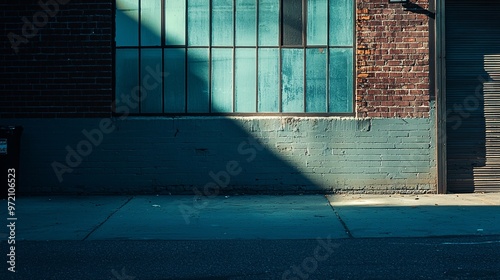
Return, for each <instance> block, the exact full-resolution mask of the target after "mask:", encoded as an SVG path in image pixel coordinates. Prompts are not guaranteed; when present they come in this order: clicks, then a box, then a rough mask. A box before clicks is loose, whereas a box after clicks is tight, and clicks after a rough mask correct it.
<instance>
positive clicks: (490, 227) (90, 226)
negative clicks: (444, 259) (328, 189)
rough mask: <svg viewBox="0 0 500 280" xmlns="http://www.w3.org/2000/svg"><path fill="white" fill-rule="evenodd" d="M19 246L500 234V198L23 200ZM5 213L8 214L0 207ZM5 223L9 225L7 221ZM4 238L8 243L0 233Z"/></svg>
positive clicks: (18, 201)
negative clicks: (32, 242) (65, 242)
mask: <svg viewBox="0 0 500 280" xmlns="http://www.w3.org/2000/svg"><path fill="white" fill-rule="evenodd" d="M15 203H16V205H15V216H14V217H16V218H17V220H16V221H15V224H16V228H15V233H16V239H17V240H148V239H154V240H217V239H219V240H220V239H315V238H317V237H320V236H329V235H330V236H331V237H332V238H352V237H354V238H363V237H428V236H448V235H500V193H493V194H464V195H452V194H448V195H419V196H416V195H328V196H323V195H287V196H271V195H259V196H257V195H254V196H250V195H248V196H247V195H241V196H222V195H221V196H216V197H211V198H200V197H196V196H168V195H167V196H166V195H160V196H154V195H152V196H78V197H77V196H53V197H47V196H44V197H18V198H17V199H16V202H15ZM2 205H3V206H2V207H1V209H0V214H1V215H2V217H4V219H6V218H7V217H8V215H7V202H6V200H2ZM4 222H5V223H7V224H8V222H7V220H4ZM2 228H3V230H2V232H0V238H1V239H2V240H5V239H6V238H7V236H8V235H7V232H6V231H7V227H5V226H4V227H2Z"/></svg>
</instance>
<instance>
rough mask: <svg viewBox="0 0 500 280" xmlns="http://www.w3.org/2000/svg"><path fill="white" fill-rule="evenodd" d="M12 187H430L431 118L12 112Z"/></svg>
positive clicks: (312, 189)
mask: <svg viewBox="0 0 500 280" xmlns="http://www.w3.org/2000/svg"><path fill="white" fill-rule="evenodd" d="M0 124H16V125H23V126H24V133H23V136H22V152H21V170H20V176H21V178H20V182H19V184H20V193H30V194H40V193H64V194H73V193H89V194H93V193H95V194H97V193H105V194H115V193H193V192H195V191H196V190H198V191H201V192H203V189H204V188H205V190H207V192H208V190H212V192H210V193H213V192H220V193H222V192H225V191H228V192H229V191H231V192H239V193H251V192H268V193H276V192H337V193H342V192H351V193H395V192H401V193H435V192H436V190H437V189H436V181H437V180H436V176H437V175H436V159H435V145H434V140H433V137H434V124H433V121H432V119H426V118H420V119H363V120H361V119H354V118H315V117H308V118H302V117H295V118H290V117H210V118H207V117H200V118H195V117H184V118H132V117H128V118H125V119H122V120H120V119H16V120H1V121H0Z"/></svg>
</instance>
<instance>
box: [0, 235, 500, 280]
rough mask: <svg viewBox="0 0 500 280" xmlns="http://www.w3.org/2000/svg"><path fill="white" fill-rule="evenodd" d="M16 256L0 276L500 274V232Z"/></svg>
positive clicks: (160, 244) (148, 278) (231, 278)
mask: <svg viewBox="0 0 500 280" xmlns="http://www.w3.org/2000/svg"><path fill="white" fill-rule="evenodd" d="M0 245H1V249H2V254H3V256H4V258H3V259H4V260H7V254H8V247H7V243H6V242H4V241H2V243H1V244H0ZM4 252H5V253H4ZM15 254H16V263H15V269H16V272H15V273H12V272H10V271H8V270H7V267H8V266H9V265H8V264H7V263H6V261H4V262H3V268H2V271H1V272H0V279H30V280H36V279H54V280H57V279H61V280H69V279H92V280H97V279H106V280H110V279H117V280H153V279H155V280H162V279H179V280H195V279H211V280H226V279H227V280H247V279H293V280H297V279H384V280H385V279H500V236H472V237H449V238H375V239H353V238H350V239H328V237H326V236H324V237H319V238H318V239H316V240H314V239H313V240H208V241H207V240H204V241H163V240H162V241H157V240H142V241H136V240H134V241H131V240H113V241H110V240H106V241H18V242H17V243H16V252H15Z"/></svg>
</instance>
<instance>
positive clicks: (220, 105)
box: [212, 49, 233, 113]
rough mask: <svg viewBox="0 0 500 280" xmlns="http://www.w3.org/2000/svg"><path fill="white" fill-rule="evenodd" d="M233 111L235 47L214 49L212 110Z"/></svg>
mask: <svg viewBox="0 0 500 280" xmlns="http://www.w3.org/2000/svg"><path fill="white" fill-rule="evenodd" d="M232 111H233V49H212V112H226V113H227V112H232Z"/></svg>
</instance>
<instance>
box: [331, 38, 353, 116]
mask: <svg viewBox="0 0 500 280" xmlns="http://www.w3.org/2000/svg"><path fill="white" fill-rule="evenodd" d="M352 60H353V52H352V49H347V48H346V49H338V48H333V49H330V112H332V113H352V111H353V108H352V107H353V104H352V102H353V101H352V99H353V85H352V83H353V75H354V74H353V61H352Z"/></svg>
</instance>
